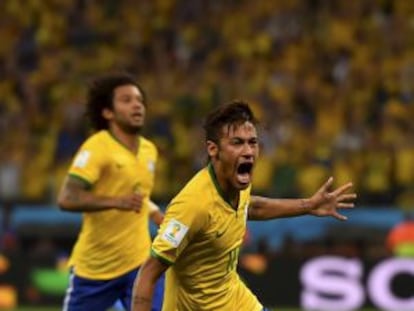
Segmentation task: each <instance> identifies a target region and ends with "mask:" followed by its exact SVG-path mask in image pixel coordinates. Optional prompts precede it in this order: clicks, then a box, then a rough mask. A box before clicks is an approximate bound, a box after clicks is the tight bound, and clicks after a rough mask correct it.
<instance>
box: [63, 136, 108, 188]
mask: <svg viewBox="0 0 414 311" xmlns="http://www.w3.org/2000/svg"><path fill="white" fill-rule="evenodd" d="M98 147H99V146H97V144H96V142H92V141H86V142H85V143H84V144H83V145H82V147H81V148H80V149H79V151H78V152H77V154H76V156H75V158H74V160H73V161H72V164H71V166H70V168H69V172H68V174H69V175H70V176H72V177H75V178H80V179H82V180H83V181H85V182H86V183H87V184H88V185H90V186H92V185H93V184H94V183H95V182H96V181H97V180H98V178H99V177H100V175H101V172H102V169H103V166H104V158H103V152H100V150H99V148H98Z"/></svg>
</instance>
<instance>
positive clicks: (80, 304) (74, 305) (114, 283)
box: [62, 269, 165, 311]
mask: <svg viewBox="0 0 414 311" xmlns="http://www.w3.org/2000/svg"><path fill="white" fill-rule="evenodd" d="M138 270H139V269H134V270H132V271H130V272H128V273H126V274H124V275H121V276H120V277H117V278H115V279H111V280H104V281H96V280H90V279H85V278H82V277H80V276H77V275H75V274H74V273H73V272H72V271H71V273H70V284H69V287H68V289H67V291H66V296H65V300H64V303H63V309H62V311H91V310H93V311H106V310H107V309H109V308H111V307H112V306H113V305H114V304H115V302H116V301H120V302H121V304H122V305H123V307H124V308H125V310H129V309H130V306H131V298H132V289H133V286H134V281H135V277H136V275H137V272H138ZM164 278H165V276H164V274H163V275H162V276H161V277H160V279H159V280H158V281H157V284H156V287H155V291H154V297H153V300H152V309H151V311H161V309H162V300H163V297H164Z"/></svg>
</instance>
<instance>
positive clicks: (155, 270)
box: [131, 257, 168, 311]
mask: <svg viewBox="0 0 414 311" xmlns="http://www.w3.org/2000/svg"><path fill="white" fill-rule="evenodd" d="M167 269H168V266H167V265H165V264H163V263H162V262H161V261H159V260H158V259H157V258H154V257H150V258H149V259H148V260H147V261H146V262H145V263H144V265H143V266H142V267H141V269H140V271H139V275H138V277H137V278H136V280H135V283H134V289H133V292H132V302H131V311H151V306H152V297H153V295H154V288H155V284H156V283H157V280H158V279H159V278H160V276H161V274H162V273H164V272H165V270H167Z"/></svg>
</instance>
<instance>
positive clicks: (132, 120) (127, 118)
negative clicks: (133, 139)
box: [110, 85, 145, 134]
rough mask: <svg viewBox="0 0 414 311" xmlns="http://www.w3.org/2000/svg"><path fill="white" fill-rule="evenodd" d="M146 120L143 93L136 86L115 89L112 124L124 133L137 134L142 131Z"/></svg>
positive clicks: (123, 86)
mask: <svg viewBox="0 0 414 311" xmlns="http://www.w3.org/2000/svg"><path fill="white" fill-rule="evenodd" d="M144 120H145V105H144V98H143V95H142V93H141V91H140V90H139V89H138V88H137V87H136V86H135V85H122V86H118V87H117V88H115V90H114V96H113V113H112V119H111V120H110V122H111V121H112V122H114V123H115V124H116V125H117V126H118V127H119V128H120V129H122V130H123V131H124V132H127V133H130V134H137V133H139V131H140V130H141V129H142V126H143V125H144Z"/></svg>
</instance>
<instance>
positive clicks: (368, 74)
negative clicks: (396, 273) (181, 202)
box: [0, 0, 414, 208]
mask: <svg viewBox="0 0 414 311" xmlns="http://www.w3.org/2000/svg"><path fill="white" fill-rule="evenodd" d="M1 6H2V7H3V8H2V10H0V25H1V26H0V37H1V38H2V44H1V45H0V94H1V97H0V114H1V118H0V140H1V144H0V159H1V161H0V197H2V198H3V199H9V200H14V199H17V198H20V199H22V200H24V201H33V202H54V200H55V195H56V192H57V189H58V187H59V185H60V183H61V181H62V177H63V175H64V173H65V172H66V169H67V167H68V165H69V163H68V161H69V160H70V159H71V158H72V156H73V153H74V152H75V150H76V149H77V147H78V146H79V144H80V142H81V141H82V140H83V139H84V137H85V136H86V134H87V129H88V125H87V124H85V121H84V120H85V119H84V115H83V114H84V105H83V102H84V96H85V94H83V93H82V92H83V90H84V89H85V87H84V85H85V84H86V83H88V82H89V81H90V79H91V77H94V76H95V75H96V74H101V73H103V72H106V71H110V70H128V71H130V72H132V73H134V74H135V75H136V76H137V79H138V81H139V82H140V84H141V85H142V87H143V89H144V90H146V93H147V96H148V101H149V106H148V107H149V109H148V110H149V111H148V114H149V116H148V119H147V122H148V123H147V124H148V126H147V132H146V134H147V135H148V136H149V137H151V138H152V139H153V140H154V141H155V142H156V144H157V146H158V148H159V150H160V161H159V164H158V167H157V170H158V172H157V183H156V187H155V191H154V199H155V200H158V201H164V202H165V201H167V200H168V199H170V198H171V196H172V195H173V194H175V193H176V191H177V190H178V189H180V188H181V186H182V185H184V184H185V183H186V181H187V180H188V178H189V177H190V176H191V175H192V174H193V173H194V172H195V171H196V170H197V169H198V168H200V167H201V166H202V165H203V164H204V163H205V161H206V159H205V158H204V156H202V154H203V151H204V148H203V146H202V143H203V137H202V135H203V133H202V132H200V130H199V128H200V126H199V123H200V120H202V116H203V115H205V112H206V111H207V110H209V109H210V108H212V107H213V106H215V105H219V104H220V103H223V102H229V101H230V100H232V99H233V98H243V99H245V100H247V101H249V102H250V103H251V104H252V106H253V108H254V110H255V113H256V114H257V115H258V117H259V119H260V121H261V132H262V137H263V138H264V139H263V141H262V149H261V153H262V156H261V158H260V161H259V162H258V165H257V168H256V174H255V180H254V185H255V189H256V192H259V193H262V194H272V196H281V197H290V196H306V195H309V194H311V193H313V192H314V191H315V190H316V189H315V188H316V187H317V185H319V184H321V183H322V182H323V181H324V180H325V179H326V178H327V176H328V175H329V174H332V175H333V176H335V178H336V183H337V184H342V183H344V182H346V181H348V180H351V181H353V182H354V183H355V189H357V192H358V194H359V199H358V204H359V205H361V204H363V205H377V206H378V205H393V206H398V207H400V208H410V207H412V206H414V191H413V190H412V189H414V188H413V185H414V126H413V123H412V122H411V120H413V119H414V49H413V47H414V41H413V38H414V24H413V17H414V2H412V1H406V0H395V1H391V0H367V1H358V0H336V1H328V0H325V1H324V0H312V1H300V0H291V1H276V0H272V1H248V0H231V1H207V0H146V1H139V2H137V1H133V0H105V1H97V0H89V1H88V0H77V1H72V0H48V1H37V0H27V1H26V0H25V1H23V0H13V1H11V0H10V1H4V2H2V4H1Z"/></svg>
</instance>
